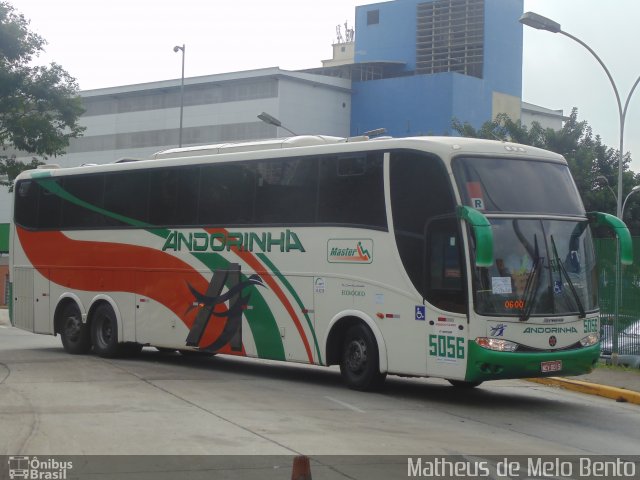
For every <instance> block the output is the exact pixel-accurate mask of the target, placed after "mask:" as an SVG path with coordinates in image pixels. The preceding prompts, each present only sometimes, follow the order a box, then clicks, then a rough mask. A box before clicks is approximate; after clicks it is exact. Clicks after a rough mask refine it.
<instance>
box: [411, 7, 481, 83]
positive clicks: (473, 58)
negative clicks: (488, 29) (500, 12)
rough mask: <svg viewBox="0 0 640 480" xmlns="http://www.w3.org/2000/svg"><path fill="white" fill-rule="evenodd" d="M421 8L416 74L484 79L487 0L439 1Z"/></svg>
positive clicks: (419, 10) (419, 11) (419, 13)
mask: <svg viewBox="0 0 640 480" xmlns="http://www.w3.org/2000/svg"><path fill="white" fill-rule="evenodd" d="M417 9H418V12H417V13H418V26H417V39H416V40H417V41H416V49H417V51H416V72H417V73H419V74H431V73H440V72H458V73H462V74H464V75H470V76H473V77H478V78H482V65H483V62H484V0H435V1H433V2H429V3H420V4H418V7H417Z"/></svg>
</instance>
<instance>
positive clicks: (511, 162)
mask: <svg viewBox="0 0 640 480" xmlns="http://www.w3.org/2000/svg"><path fill="white" fill-rule="evenodd" d="M453 171H454V174H455V176H456V180H457V182H458V187H459V189H460V195H461V196H462V201H463V203H464V204H465V205H468V206H470V207H473V208H475V209H477V210H480V211H482V212H484V213H490V212H495V213H499V212H500V213H506V212H518V213H547V214H556V215H558V214H559V215H571V216H584V207H583V206H582V202H581V200H580V196H579V194H578V190H577V189H576V187H575V184H574V183H573V180H572V178H571V173H570V172H569V168H568V167H567V165H564V164H561V163H552V162H543V161H537V160H530V159H529V160H519V159H511V158H508V159H499V158H480V157H475V158H458V159H456V160H455V161H454V163H453Z"/></svg>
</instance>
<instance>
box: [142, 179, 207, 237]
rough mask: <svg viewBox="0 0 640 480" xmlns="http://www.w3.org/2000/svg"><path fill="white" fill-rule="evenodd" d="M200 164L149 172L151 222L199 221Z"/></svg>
mask: <svg viewBox="0 0 640 480" xmlns="http://www.w3.org/2000/svg"><path fill="white" fill-rule="evenodd" d="M199 181H200V171H199V168H198V167H182V168H163V169H161V170H153V171H151V172H150V173H149V223H151V224H152V225H159V226H169V225H196V224H197V223H198V184H199Z"/></svg>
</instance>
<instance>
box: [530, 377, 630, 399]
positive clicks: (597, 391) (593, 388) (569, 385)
mask: <svg viewBox="0 0 640 480" xmlns="http://www.w3.org/2000/svg"><path fill="white" fill-rule="evenodd" d="M527 381H529V382H534V383H541V384H543V385H553V386H556V387H560V388H564V389H566V390H573V391H574V392H580V393H587V394H589V395H598V396H600V397H606V398H611V399H613V400H615V401H616V402H628V403H634V404H636V405H640V392H634V391H632V390H626V389H624V388H617V387H609V386H607V385H599V384H597V383H589V382H583V381H580V380H569V379H566V378H562V377H546V378H527Z"/></svg>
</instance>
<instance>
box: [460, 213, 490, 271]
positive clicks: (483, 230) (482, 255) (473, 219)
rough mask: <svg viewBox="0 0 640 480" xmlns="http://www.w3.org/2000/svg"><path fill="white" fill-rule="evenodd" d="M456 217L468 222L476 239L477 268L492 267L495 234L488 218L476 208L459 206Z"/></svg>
mask: <svg viewBox="0 0 640 480" xmlns="http://www.w3.org/2000/svg"><path fill="white" fill-rule="evenodd" d="M456 215H457V216H458V218H459V219H460V220H464V221H465V222H467V223H468V224H469V225H470V226H471V228H472V229H473V234H474V235H475V237H476V266H477V267H491V266H492V265H493V232H492V230H491V223H489V220H488V219H487V217H485V216H484V215H483V214H482V213H481V212H479V211H478V210H476V209H475V208H471V207H467V206H464V205H458V207H457V208H456Z"/></svg>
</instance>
